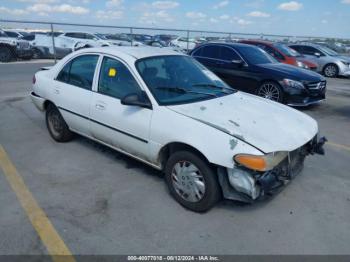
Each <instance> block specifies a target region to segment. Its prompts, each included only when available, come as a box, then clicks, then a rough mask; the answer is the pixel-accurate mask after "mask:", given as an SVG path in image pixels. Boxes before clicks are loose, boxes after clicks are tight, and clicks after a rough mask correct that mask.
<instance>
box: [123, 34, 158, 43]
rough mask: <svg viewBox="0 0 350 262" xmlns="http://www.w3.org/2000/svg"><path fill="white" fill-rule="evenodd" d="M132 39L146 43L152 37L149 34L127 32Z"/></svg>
mask: <svg viewBox="0 0 350 262" xmlns="http://www.w3.org/2000/svg"><path fill="white" fill-rule="evenodd" d="M127 35H128V36H129V37H130V38H131V39H132V40H133V41H136V42H140V43H143V44H147V43H148V42H150V41H152V39H153V37H152V36H151V35H145V34H127Z"/></svg>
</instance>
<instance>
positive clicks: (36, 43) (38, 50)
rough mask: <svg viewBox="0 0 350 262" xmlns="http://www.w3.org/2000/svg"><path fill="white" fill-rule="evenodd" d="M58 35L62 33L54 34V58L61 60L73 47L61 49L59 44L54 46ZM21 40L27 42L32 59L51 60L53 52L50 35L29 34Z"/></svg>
mask: <svg viewBox="0 0 350 262" xmlns="http://www.w3.org/2000/svg"><path fill="white" fill-rule="evenodd" d="M60 34H62V33H55V32H54V38H55V39H54V40H55V51H56V58H62V57H64V56H66V55H67V54H69V53H71V52H72V50H73V47H62V46H60V45H59V44H56V42H57V36H59V35H60ZM22 39H23V40H27V41H29V43H30V45H31V48H32V53H33V58H34V59H40V58H53V57H54V56H55V53H54V50H53V42H52V33H47V34H37V33H35V34H29V35H27V36H24V37H22Z"/></svg>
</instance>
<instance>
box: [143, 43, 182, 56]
mask: <svg viewBox="0 0 350 262" xmlns="http://www.w3.org/2000/svg"><path fill="white" fill-rule="evenodd" d="M147 45H148V46H153V47H160V48H165V49H170V50H174V51H177V52H183V53H185V52H186V51H185V50H183V49H182V48H181V47H178V46H175V45H174V44H172V43H171V42H169V43H168V44H167V43H166V42H163V41H155V40H152V41H150V42H148V43H147Z"/></svg>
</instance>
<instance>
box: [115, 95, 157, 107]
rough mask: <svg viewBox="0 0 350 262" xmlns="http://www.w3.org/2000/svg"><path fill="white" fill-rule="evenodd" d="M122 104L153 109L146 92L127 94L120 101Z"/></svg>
mask: <svg viewBox="0 0 350 262" xmlns="http://www.w3.org/2000/svg"><path fill="white" fill-rule="evenodd" d="M120 102H121V104H122V105H128V106H139V107H143V108H148V109H152V104H151V101H149V99H148V97H147V95H146V93H145V91H141V92H139V93H130V94H127V95H126V96H124V97H123V98H122V99H121V100H120Z"/></svg>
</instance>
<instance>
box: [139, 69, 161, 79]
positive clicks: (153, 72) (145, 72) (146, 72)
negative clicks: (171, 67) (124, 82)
mask: <svg viewBox="0 0 350 262" xmlns="http://www.w3.org/2000/svg"><path fill="white" fill-rule="evenodd" d="M142 74H143V75H144V76H145V77H150V76H151V77H155V76H156V75H157V74H158V69H157V68H156V67H146V68H145V69H143V71H142Z"/></svg>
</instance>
